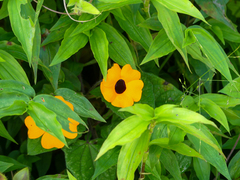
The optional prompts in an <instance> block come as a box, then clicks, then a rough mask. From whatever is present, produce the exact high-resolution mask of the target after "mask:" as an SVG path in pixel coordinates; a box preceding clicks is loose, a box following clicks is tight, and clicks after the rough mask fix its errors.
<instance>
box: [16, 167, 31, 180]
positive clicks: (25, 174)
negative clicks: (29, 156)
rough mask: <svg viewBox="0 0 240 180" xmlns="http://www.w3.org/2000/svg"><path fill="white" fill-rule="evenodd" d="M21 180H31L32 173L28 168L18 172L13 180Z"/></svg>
mask: <svg viewBox="0 0 240 180" xmlns="http://www.w3.org/2000/svg"><path fill="white" fill-rule="evenodd" d="M19 179H24V180H30V173H29V169H28V167H25V168H24V169H22V170H20V171H18V172H17V173H16V174H15V175H14V176H13V180H19Z"/></svg>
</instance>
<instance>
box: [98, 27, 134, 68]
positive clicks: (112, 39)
mask: <svg viewBox="0 0 240 180" xmlns="http://www.w3.org/2000/svg"><path fill="white" fill-rule="evenodd" d="M98 27H99V28H101V29H102V30H103V31H104V32H105V33H106V35H107V39H108V42H109V45H108V48H109V56H110V58H111V59H112V60H113V61H115V62H116V63H118V64H119V65H121V66H124V65H126V64H130V65H131V67H132V68H134V69H135V68H136V66H135V62H134V59H133V56H132V54H131V51H130V49H129V47H128V45H127V43H126V42H125V40H124V39H123V37H122V36H121V35H120V34H119V33H118V31H117V30H116V29H115V28H113V27H112V26H110V25H108V24H106V23H102V24H100V25H99V26H98Z"/></svg>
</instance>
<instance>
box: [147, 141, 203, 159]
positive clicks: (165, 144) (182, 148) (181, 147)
mask: <svg viewBox="0 0 240 180" xmlns="http://www.w3.org/2000/svg"><path fill="white" fill-rule="evenodd" d="M149 145H150V146H151V145H158V146H160V147H162V148H166V149H170V150H174V151H176V152H178V153H179V154H182V155H185V156H191V157H198V158H201V159H203V160H204V158H203V156H202V155H201V154H199V153H198V152H197V151H195V150H194V149H192V148H191V147H189V146H188V145H186V144H184V143H178V144H169V138H160V139H154V140H152V141H151V142H150V143H149Z"/></svg>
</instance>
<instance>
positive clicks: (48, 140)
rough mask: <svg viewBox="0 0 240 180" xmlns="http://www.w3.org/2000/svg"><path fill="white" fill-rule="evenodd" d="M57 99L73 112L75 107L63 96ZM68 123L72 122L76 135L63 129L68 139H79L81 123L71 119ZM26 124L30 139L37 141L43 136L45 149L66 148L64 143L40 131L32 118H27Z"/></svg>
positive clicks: (71, 128)
mask: <svg viewBox="0 0 240 180" xmlns="http://www.w3.org/2000/svg"><path fill="white" fill-rule="evenodd" d="M55 97H56V98H58V99H60V100H62V101H63V102H64V103H65V104H67V105H68V106H69V107H70V108H71V109H72V110H73V105H72V104H71V103H70V102H68V101H65V100H64V99H63V97H62V96H55ZM68 121H70V122H69V129H70V130H71V131H72V132H74V133H70V132H68V131H66V130H64V129H62V132H63V135H64V136H65V137H66V138H68V139H74V138H76V137H77V126H78V125H79V122H77V121H75V120H73V119H71V118H68ZM24 122H25V125H26V126H27V128H28V137H29V139H37V138H39V137H41V136H42V139H41V145H42V147H43V148H45V149H51V148H62V147H63V146H64V143H63V142H62V141H60V140H59V139H57V138H56V137H54V136H53V135H51V134H49V133H47V132H45V131H44V130H42V129H40V128H39V127H37V125H36V124H35V122H34V120H33V119H32V117H31V116H28V117H26V119H25V120H24Z"/></svg>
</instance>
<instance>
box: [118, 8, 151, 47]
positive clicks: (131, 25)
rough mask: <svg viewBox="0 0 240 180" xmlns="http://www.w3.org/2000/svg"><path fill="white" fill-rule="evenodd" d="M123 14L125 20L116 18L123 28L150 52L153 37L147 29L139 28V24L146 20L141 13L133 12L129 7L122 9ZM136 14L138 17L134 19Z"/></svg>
mask: <svg viewBox="0 0 240 180" xmlns="http://www.w3.org/2000/svg"><path fill="white" fill-rule="evenodd" d="M121 10H122V13H123V15H124V18H125V20H124V19H122V18H119V17H118V16H115V18H116V19H117V21H118V23H119V25H120V26H121V28H122V29H123V30H124V31H126V32H127V34H128V35H129V36H130V38H131V39H132V40H134V41H136V42H138V43H139V44H141V45H142V47H143V48H144V49H145V50H146V51H148V49H149V47H150V45H151V43H152V36H151V34H150V31H149V30H148V29H147V28H143V27H140V26H137V25H138V24H139V23H141V22H143V21H144V18H143V17H142V16H141V14H140V13H139V11H137V12H133V11H132V10H131V9H130V7H129V6H124V7H122V8H121ZM134 13H135V14H136V17H134Z"/></svg>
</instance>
